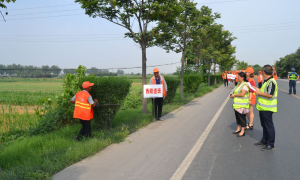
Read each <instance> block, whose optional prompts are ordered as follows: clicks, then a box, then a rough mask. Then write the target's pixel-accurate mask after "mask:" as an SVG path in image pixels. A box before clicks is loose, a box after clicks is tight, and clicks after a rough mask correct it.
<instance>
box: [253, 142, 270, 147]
mask: <svg viewBox="0 0 300 180" xmlns="http://www.w3.org/2000/svg"><path fill="white" fill-rule="evenodd" d="M254 145H255V146H266V145H267V144H266V143H264V142H262V141H259V142H257V143H254Z"/></svg>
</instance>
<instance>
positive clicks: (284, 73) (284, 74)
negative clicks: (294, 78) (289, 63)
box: [279, 72, 288, 79]
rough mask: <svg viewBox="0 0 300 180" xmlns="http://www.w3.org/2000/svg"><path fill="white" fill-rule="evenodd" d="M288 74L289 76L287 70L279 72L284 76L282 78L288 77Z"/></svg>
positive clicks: (280, 75)
mask: <svg viewBox="0 0 300 180" xmlns="http://www.w3.org/2000/svg"><path fill="white" fill-rule="evenodd" d="M287 76H288V73H287V72H282V73H280V74H279V77H280V78H282V79H283V78H287Z"/></svg>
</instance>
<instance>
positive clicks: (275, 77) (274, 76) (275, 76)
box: [273, 71, 277, 81]
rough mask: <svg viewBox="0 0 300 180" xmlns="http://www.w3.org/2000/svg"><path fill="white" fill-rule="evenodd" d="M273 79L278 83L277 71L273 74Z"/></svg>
mask: <svg viewBox="0 0 300 180" xmlns="http://www.w3.org/2000/svg"><path fill="white" fill-rule="evenodd" d="M275 73H276V75H275ZM273 78H274V79H275V80H276V81H277V72H276V71H274V72H273Z"/></svg>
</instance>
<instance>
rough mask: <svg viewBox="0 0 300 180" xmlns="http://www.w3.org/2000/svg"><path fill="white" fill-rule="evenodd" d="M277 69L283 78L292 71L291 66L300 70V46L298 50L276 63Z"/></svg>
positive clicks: (297, 70)
mask: <svg viewBox="0 0 300 180" xmlns="http://www.w3.org/2000/svg"><path fill="white" fill-rule="evenodd" d="M275 68H276V71H277V73H278V75H279V76H280V77H281V78H285V77H287V75H288V73H289V72H291V68H295V69H296V72H297V73H299V72H300V47H299V48H298V49H297V51H296V52H294V53H291V54H288V55H286V56H284V57H282V58H280V60H279V61H277V62H276V64H275Z"/></svg>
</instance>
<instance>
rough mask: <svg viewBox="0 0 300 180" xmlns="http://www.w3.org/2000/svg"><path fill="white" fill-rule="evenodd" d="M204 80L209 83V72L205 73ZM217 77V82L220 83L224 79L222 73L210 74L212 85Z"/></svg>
mask: <svg viewBox="0 0 300 180" xmlns="http://www.w3.org/2000/svg"><path fill="white" fill-rule="evenodd" d="M203 76H204V82H206V83H208V74H204V75H203ZM215 79H216V82H217V83H219V82H221V81H222V75H212V74H211V75H210V85H213V84H215Z"/></svg>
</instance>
